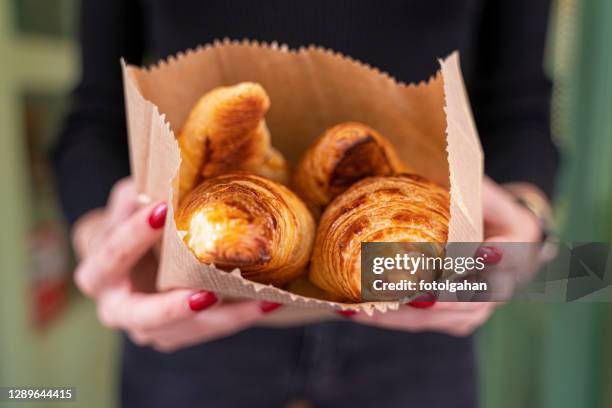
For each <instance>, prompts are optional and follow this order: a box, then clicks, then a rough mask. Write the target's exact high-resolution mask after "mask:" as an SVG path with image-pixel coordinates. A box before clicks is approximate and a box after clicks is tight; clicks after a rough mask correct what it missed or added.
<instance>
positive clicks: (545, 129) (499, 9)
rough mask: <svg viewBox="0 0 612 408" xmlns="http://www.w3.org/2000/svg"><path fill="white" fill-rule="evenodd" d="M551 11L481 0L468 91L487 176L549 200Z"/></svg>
mask: <svg viewBox="0 0 612 408" xmlns="http://www.w3.org/2000/svg"><path fill="white" fill-rule="evenodd" d="M549 12H550V5H549V2H548V1H545V0H535V1H534V0H489V1H485V4H484V9H483V12H482V16H481V24H480V27H479V31H478V33H477V38H476V41H477V46H476V50H475V51H476V52H475V66H474V71H473V72H474V75H473V77H472V78H471V79H470V81H469V82H468V88H469V93H470V99H471V101H472V106H473V111H474V117H475V120H476V124H477V127H478V131H479V133H480V136H481V139H482V144H483V149H484V152H485V172H486V173H487V174H488V175H489V176H490V177H492V178H493V179H494V180H496V181H497V182H499V183H503V182H511V181H526V182H530V183H533V184H535V185H536V186H538V187H539V188H540V189H541V190H542V191H543V192H544V193H546V194H547V195H548V196H549V197H550V196H551V194H552V191H553V187H554V180H555V173H556V170H557V164H558V153H557V149H556V147H555V145H554V144H553V142H552V139H551V134H550V123H549V121H550V96H551V82H550V81H549V79H548V78H547V77H546V76H545V73H544V48H545V42H546V34H547V22H548V16H549Z"/></svg>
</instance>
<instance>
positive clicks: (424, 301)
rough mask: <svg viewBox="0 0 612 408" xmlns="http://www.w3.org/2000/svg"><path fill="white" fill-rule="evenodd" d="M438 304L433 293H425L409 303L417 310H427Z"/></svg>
mask: <svg viewBox="0 0 612 408" xmlns="http://www.w3.org/2000/svg"><path fill="white" fill-rule="evenodd" d="M435 304H436V297H435V296H434V294H433V293H424V294H422V295H420V296H417V297H416V298H414V300H412V301H411V302H408V306H412V307H415V308H417V309H427V308H428V307H432V306H433V305H435Z"/></svg>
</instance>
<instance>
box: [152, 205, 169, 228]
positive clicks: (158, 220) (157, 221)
mask: <svg viewBox="0 0 612 408" xmlns="http://www.w3.org/2000/svg"><path fill="white" fill-rule="evenodd" d="M167 212H168V205H166V203H159V204H157V205H156V206H155V207H154V208H153V211H151V215H149V225H150V226H151V228H153V229H160V228H162V227H163V226H164V222H166V213H167Z"/></svg>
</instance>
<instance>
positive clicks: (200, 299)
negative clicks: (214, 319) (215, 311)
mask: <svg viewBox="0 0 612 408" xmlns="http://www.w3.org/2000/svg"><path fill="white" fill-rule="evenodd" d="M217 300H218V299H217V295H215V294H214V293H213V292H207V291H205V290H202V291H200V292H196V293H194V294H193V295H191V296H189V308H190V309H191V310H193V311H194V312H199V311H200V310H204V309H206V308H208V307H210V306H212V305H214V304H215V303H217Z"/></svg>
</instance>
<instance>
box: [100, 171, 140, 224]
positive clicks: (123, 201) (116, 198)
mask: <svg viewBox="0 0 612 408" xmlns="http://www.w3.org/2000/svg"><path fill="white" fill-rule="evenodd" d="M138 207H139V204H138V199H137V192H136V187H135V185H134V182H133V180H132V178H131V177H126V178H124V179H122V180H120V181H118V182H117V183H116V184H115V186H114V187H113V190H112V191H111V194H110V197H109V199H108V204H107V206H106V208H107V213H106V216H107V218H108V224H109V225H118V224H119V223H120V222H122V221H124V220H125V219H127V218H129V216H130V215H132V214H134V213H135V212H136V210H137V209H138Z"/></svg>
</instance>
